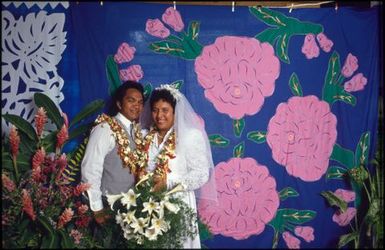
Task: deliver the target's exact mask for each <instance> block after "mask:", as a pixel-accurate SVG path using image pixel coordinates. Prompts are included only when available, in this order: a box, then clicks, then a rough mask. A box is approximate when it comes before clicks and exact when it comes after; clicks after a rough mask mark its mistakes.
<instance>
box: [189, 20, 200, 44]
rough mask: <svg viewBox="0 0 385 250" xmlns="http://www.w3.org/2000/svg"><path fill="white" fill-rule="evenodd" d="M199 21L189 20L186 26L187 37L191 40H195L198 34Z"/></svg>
mask: <svg viewBox="0 0 385 250" xmlns="http://www.w3.org/2000/svg"><path fill="white" fill-rule="evenodd" d="M199 25H200V24H199V22H198V21H191V22H190V23H189V26H188V35H187V36H188V37H190V38H191V40H197V38H198V34H199Z"/></svg>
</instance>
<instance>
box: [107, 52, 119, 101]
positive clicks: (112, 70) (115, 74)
mask: <svg viewBox="0 0 385 250" xmlns="http://www.w3.org/2000/svg"><path fill="white" fill-rule="evenodd" d="M106 74H107V80H108V82H109V83H110V84H109V86H108V93H109V94H110V96H112V95H113V94H114V93H115V90H117V88H119V86H120V85H121V84H122V82H121V80H120V77H119V68H118V65H117V64H116V62H115V60H114V56H112V55H108V56H107V59H106Z"/></svg>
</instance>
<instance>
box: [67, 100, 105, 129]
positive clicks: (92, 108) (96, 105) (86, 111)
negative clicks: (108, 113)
mask: <svg viewBox="0 0 385 250" xmlns="http://www.w3.org/2000/svg"><path fill="white" fill-rule="evenodd" d="M104 104H105V103H104V101H103V100H102V99H98V100H95V101H92V102H90V103H88V104H87V105H86V106H85V107H84V108H83V109H82V110H81V111H80V112H79V113H78V114H77V115H76V116H75V117H74V118H73V119H72V121H71V122H70V125H69V127H70V128H71V127H72V126H73V125H75V124H76V123H78V122H81V121H82V120H84V119H85V118H87V117H88V116H90V115H92V114H94V113H96V112H98V111H99V110H101V109H103V107H104Z"/></svg>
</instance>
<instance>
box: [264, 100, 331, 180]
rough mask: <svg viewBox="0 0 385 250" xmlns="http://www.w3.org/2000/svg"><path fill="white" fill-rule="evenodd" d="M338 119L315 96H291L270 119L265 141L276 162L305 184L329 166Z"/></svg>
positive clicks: (316, 178) (318, 177)
mask: <svg viewBox="0 0 385 250" xmlns="http://www.w3.org/2000/svg"><path fill="white" fill-rule="evenodd" d="M336 127H337V118H336V117H335V115H334V114H333V113H331V111H330V106H329V104H328V103H327V102H325V101H320V100H318V98H317V97H316V96H313V95H310V96H305V97H299V96H295V97H291V98H290V99H289V101H288V102H287V103H281V104H279V105H278V107H277V111H276V113H275V115H274V116H273V117H272V118H271V119H270V121H269V125H268V128H267V134H266V140H267V143H268V145H269V147H270V148H271V149H272V153H273V159H274V160H275V161H276V162H277V163H279V164H281V165H283V166H285V167H286V171H287V172H288V173H289V174H290V175H293V176H295V177H299V178H301V179H302V180H304V181H317V180H319V179H320V178H321V176H322V175H323V174H325V172H326V170H327V168H328V166H329V157H330V155H331V153H332V151H333V146H334V143H335V141H336V138H337V128H336Z"/></svg>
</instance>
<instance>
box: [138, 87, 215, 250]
mask: <svg viewBox="0 0 385 250" xmlns="http://www.w3.org/2000/svg"><path fill="white" fill-rule="evenodd" d="M149 105H150V106H149V107H147V109H150V111H148V110H147V112H146V111H145V112H144V113H145V114H150V115H151V122H152V126H151V129H150V131H149V133H148V134H147V136H146V138H145V141H149V143H150V145H149V148H148V164H147V167H146V172H153V173H154V183H155V184H154V189H155V190H157V191H159V190H162V189H171V188H173V187H174V186H175V185H177V184H182V185H183V187H184V190H185V191H184V192H182V193H180V194H179V195H181V198H182V199H183V201H184V202H186V203H187V204H188V205H189V206H190V207H191V208H192V209H193V210H194V212H197V204H196V203H197V199H198V200H199V199H210V200H216V189H215V178H214V176H213V170H214V166H213V160H212V156H211V149H210V144H209V140H208V137H207V134H206V132H205V129H204V124H203V120H202V119H201V118H200V117H199V116H198V115H197V114H196V113H195V112H194V110H193V108H192V107H191V105H190V103H189V102H188V101H187V99H186V97H185V96H184V95H183V94H182V93H181V92H179V90H177V89H176V88H174V86H173V85H161V86H160V87H158V88H156V89H155V90H154V91H153V92H152V94H151V97H150V101H149ZM149 120H150V119H149V117H147V122H148V121H149ZM143 122H144V123H146V118H144V120H143ZM203 186H205V188H204V192H203V191H201V190H203V189H201V187H203ZM195 219H196V218H195ZM195 227H196V230H197V231H198V224H197V223H195ZM183 247H184V248H201V244H200V238H199V232H198V234H197V235H196V236H195V237H194V238H188V239H187V240H186V241H185V242H184V244H183Z"/></svg>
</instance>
